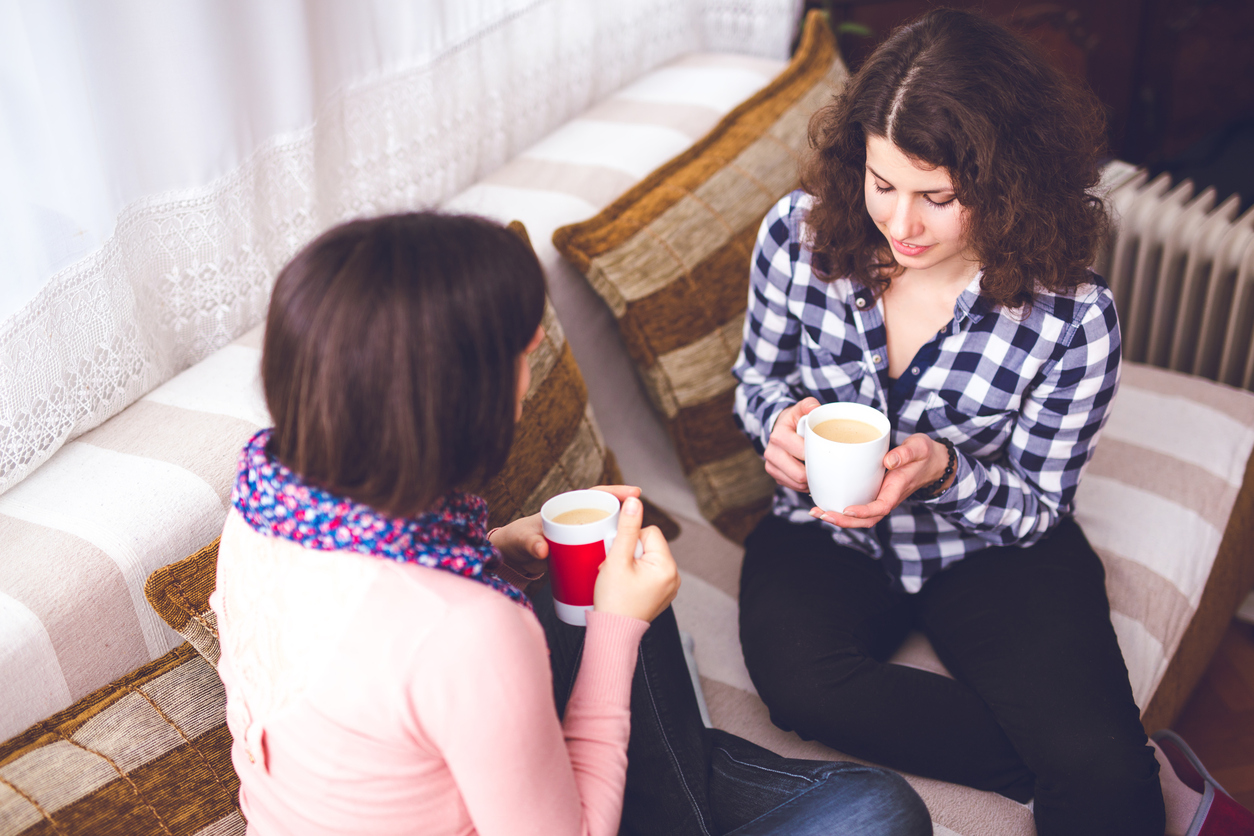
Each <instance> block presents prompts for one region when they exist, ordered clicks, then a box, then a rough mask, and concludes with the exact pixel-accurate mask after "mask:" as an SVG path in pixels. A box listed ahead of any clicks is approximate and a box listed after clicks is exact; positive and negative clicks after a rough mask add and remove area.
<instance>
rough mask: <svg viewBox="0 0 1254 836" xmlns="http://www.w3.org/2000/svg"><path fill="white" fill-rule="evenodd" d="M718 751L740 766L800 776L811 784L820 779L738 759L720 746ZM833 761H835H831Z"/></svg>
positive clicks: (795, 776) (792, 776) (777, 773)
mask: <svg viewBox="0 0 1254 836" xmlns="http://www.w3.org/2000/svg"><path fill="white" fill-rule="evenodd" d="M719 751H720V752H722V753H723V754H724V755H725V756H726V757H727V759H728V760H729V761H731V762H732V763H738V764H740V765H741V766H747V767H750V768H752V769H760V770H762V771H763V772H773V773H775V774H776V775H787V776H788V777H789V778H800V779H801V780H803V781H809V782H810V783H811V784H815V783H818V782H819V780H820V779H818V778H811V777H810V776H808V775H794V774H793V773H791V772H784V771H783V770H782V769H771V768H770V767H768V766H761V765H759V764H756V763H749V762H748V761H742V760H739V759H738V758H736V756H735V755H733V754H732V753H731V752H728V751H727V750H726V749H724V748H722V747H721V746H720V747H719ZM833 763H835V761H833ZM822 780H826V779H822Z"/></svg>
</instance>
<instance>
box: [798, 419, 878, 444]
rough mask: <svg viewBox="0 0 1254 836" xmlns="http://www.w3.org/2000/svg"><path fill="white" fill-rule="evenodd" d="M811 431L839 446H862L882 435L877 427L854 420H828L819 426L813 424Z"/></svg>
mask: <svg viewBox="0 0 1254 836" xmlns="http://www.w3.org/2000/svg"><path fill="white" fill-rule="evenodd" d="M813 429H814V431H815V432H816V433H818V434H819V435H821V436H823V437H824V438H826V439H827V440H828V441H838V442H840V443H841V444H862V443H863V442H866V441H874V440H875V439H877V438H879V437H880V436H881V435H883V434H884V433H883V431H882V430H880V428H879V427H873V426H871V425H870V424H868V423H867V422H865V421H859V420H857V419H856V418H829V419H828V420H826V421H824V422H823V423H821V424H814V425H813Z"/></svg>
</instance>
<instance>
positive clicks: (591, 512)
mask: <svg viewBox="0 0 1254 836" xmlns="http://www.w3.org/2000/svg"><path fill="white" fill-rule="evenodd" d="M609 515H610V512H609V511H606V510H605V509H604V508H572V509H571V510H569V511H563V512H562V513H560V514H558V515H557V516H556V517H554V518H553V522H555V523H557V524H559V525H587V524H588V523H594V522H596V521H597V520H603V519H605V518H606V517H608V516H609Z"/></svg>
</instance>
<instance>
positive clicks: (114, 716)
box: [0, 644, 244, 836]
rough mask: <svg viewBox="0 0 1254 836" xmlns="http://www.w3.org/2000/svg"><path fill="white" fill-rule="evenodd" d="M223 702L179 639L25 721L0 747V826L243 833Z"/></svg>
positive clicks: (66, 835) (207, 671) (210, 675)
mask: <svg viewBox="0 0 1254 836" xmlns="http://www.w3.org/2000/svg"><path fill="white" fill-rule="evenodd" d="M224 699H225V694H224V692H223V689H222V683H221V681H220V680H219V679H218V676H217V673H216V672H215V671H214V670H213V668H212V667H211V666H209V665H208V664H206V662H205V661H204V659H202V658H200V656H198V655H196V653H195V652H194V651H193V650H192V648H191V647H189V646H188V645H185V644H184V645H181V646H180V647H177V648H175V649H174V650H172V651H170V652H169V653H167V654H166V655H165V656H162V657H161V658H160V659H157V660H156V661H154V662H149V663H148V664H146V665H144V666H143V667H141V668H139V669H138V670H136V671H134V672H132V673H130V674H128V675H127V676H125V677H122V678H121V679H119V680H117V681H116V682H114V683H112V684H110V685H108V686H106V687H104V688H101V689H99V690H98V691H95V692H93V693H91V694H89V695H88V696H86V697H84V698H83V699H81V700H79V701H78V702H77V703H75V704H74V705H72V706H70V707H69V708H67V709H65V710H63V711H60V712H58V713H57V714H55V715H54V716H52V717H50V718H48V719H47V720H44V721H43V722H41V723H38V724H36V725H34V726H32V727H31V728H29V729H27V730H26V731H24V732H22V733H21V734H19V735H17V736H16V737H14V738H13V739H11V740H9V741H8V742H6V743H4V744H3V745H0V832H4V833H6V834H14V836H16V834H22V833H27V834H36V833H41V834H42V833H55V834H63V836H71V834H83V836H103V834H117V836H123V835H124V834H133V833H165V834H168V836H192V835H193V834H197V833H202V832H211V833H213V834H215V836H217V835H218V834H242V833H243V832H244V820H243V819H242V818H241V817H240V812H239V802H238V798H239V780H238V779H237V778H236V776H235V771H234V770H233V769H232V767H231V761H230V739H231V737H230V733H229V732H228V731H227V727H226V713H225V710H224ZM207 828H211V829H210V830H206V829H207Z"/></svg>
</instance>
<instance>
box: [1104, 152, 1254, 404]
mask: <svg viewBox="0 0 1254 836" xmlns="http://www.w3.org/2000/svg"><path fill="white" fill-rule="evenodd" d="M1102 189H1103V191H1104V193H1105V194H1106V196H1107V197H1106V200H1107V205H1108V206H1109V207H1110V209H1111V216H1112V219H1113V220H1114V223H1115V230H1116V231H1115V234H1114V235H1113V237H1112V240H1111V241H1110V244H1109V245H1108V246H1107V247H1106V248H1105V250H1104V251H1103V252H1102V253H1101V254H1100V255H1099V256H1098V260H1097V262H1096V264H1095V265H1094V268H1095V269H1096V270H1097V272H1098V273H1100V274H1101V275H1103V276H1105V277H1106V280H1107V281H1108V282H1109V283H1110V287H1111V290H1112V291H1113V292H1114V294H1115V307H1116V309H1117V310H1118V311H1119V322H1120V329H1121V331H1122V336H1123V356H1124V359H1126V360H1134V361H1138V362H1142V363H1149V364H1150V365H1154V366H1162V367H1164V368H1168V369H1175V370H1176V371H1182V372H1189V373H1192V374H1197V375H1201V376H1202V377H1207V378H1210V379H1211V380H1218V381H1221V382H1223V383H1227V384H1229V385H1232V386H1236V387H1239V388H1243V389H1254V338H1252V335H1254V208H1251V209H1250V210H1248V211H1246V212H1245V214H1243V215H1241V216H1240V217H1237V210H1238V208H1239V206H1240V198H1239V197H1238V196H1237V195H1233V196H1232V197H1230V198H1228V199H1227V200H1225V201H1224V202H1223V203H1222V204H1220V205H1218V206H1216V205H1215V190H1214V189H1213V188H1207V189H1205V190H1203V191H1202V192H1200V193H1196V194H1195V191H1196V189H1195V188H1194V186H1193V182H1192V181H1191V180H1182V181H1181V182H1179V183H1177V184H1175V186H1172V183H1171V178H1170V176H1169V175H1166V174H1163V175H1160V176H1158V177H1156V178H1154V180H1152V181H1150V180H1149V177H1148V175H1147V174H1146V172H1145V171H1144V170H1141V169H1137V168H1135V167H1134V166H1131V165H1129V164H1128V163H1124V162H1121V161H1115V162H1112V163H1110V164H1108V165H1107V166H1106V168H1105V170H1104V171H1103V176H1102Z"/></svg>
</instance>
